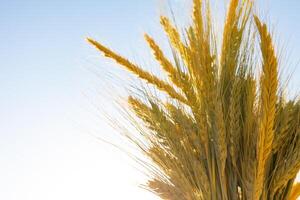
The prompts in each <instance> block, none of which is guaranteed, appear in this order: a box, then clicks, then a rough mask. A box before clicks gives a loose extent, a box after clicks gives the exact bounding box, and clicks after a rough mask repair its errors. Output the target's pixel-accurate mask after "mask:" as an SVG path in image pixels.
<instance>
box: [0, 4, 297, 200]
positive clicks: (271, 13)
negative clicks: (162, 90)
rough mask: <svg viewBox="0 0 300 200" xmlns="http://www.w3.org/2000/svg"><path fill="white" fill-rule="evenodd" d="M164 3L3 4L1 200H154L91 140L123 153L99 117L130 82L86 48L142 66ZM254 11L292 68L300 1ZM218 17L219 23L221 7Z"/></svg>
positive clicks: (178, 7)
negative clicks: (105, 48) (99, 45)
mask: <svg viewBox="0 0 300 200" xmlns="http://www.w3.org/2000/svg"><path fill="white" fill-rule="evenodd" d="M169 1H170V2H172V4H173V7H174V10H175V14H176V13H178V14H180V15H184V14H185V13H184V12H183V11H184V10H185V9H182V8H183V7H186V5H188V3H187V2H186V1H185V0H174V1H172V0H169ZM165 2H167V1H166V0H165V1H163V0H76V1H71V0H26V1H25V0H6V1H5V0H0V27H1V28H0V41H1V45H0V60H1V66H0V91H1V93H0V121H1V125H0V177H1V178H0V199H5V200H66V199H72V200H96V199H97V200H119V199H133V200H134V199H143V200H155V199H156V198H155V197H154V196H153V195H152V194H150V193H149V192H146V191H143V190H141V189H139V188H138V187H137V186H138V184H139V183H143V182H142V181H143V180H144V178H145V177H143V176H142V174H141V173H139V172H138V171H137V170H136V169H135V168H134V167H133V163H132V162H131V161H130V159H129V158H128V157H127V156H126V155H125V154H123V153H121V152H120V151H118V150H116V149H115V148H113V147H112V146H110V145H107V144H104V143H102V142H100V141H98V140H97V139H96V138H95V137H93V136H92V135H96V136H99V137H103V138H106V139H108V138H109V139H110V140H111V141H112V142H115V143H121V144H122V142H121V141H120V140H119V138H118V137H116V135H117V133H116V131H115V130H114V129H113V128H111V127H110V126H109V125H108V124H107V122H106V121H105V120H104V119H103V117H101V116H102V115H101V113H103V111H100V110H104V111H105V112H108V113H109V114H113V115H115V110H113V105H112V103H111V101H108V99H109V98H110V97H111V98H117V97H118V94H119V93H122V90H116V89H114V88H113V86H118V87H120V85H122V84H120V82H121V81H120V82H118V80H120V79H121V80H122V81H123V82H124V83H126V82H128V80H129V78H128V77H127V76H126V73H125V72H123V71H121V70H120V71H118V70H117V69H116V70H115V69H114V67H115V66H114V65H112V64H111V63H109V62H107V61H106V60H105V59H103V58H101V57H100V56H99V55H98V53H97V52H96V51H95V50H94V49H93V48H91V47H90V46H89V45H88V44H87V43H86V42H85V40H84V38H85V37H87V36H90V37H94V38H95V39H98V40H101V41H102V42H103V43H105V44H107V45H109V46H111V47H112V48H113V49H115V50H118V52H120V53H121V54H123V55H126V56H128V57H130V58H132V59H134V60H138V61H141V62H148V60H144V59H143V58H140V57H139V56H143V55H144V56H147V55H149V53H148V52H147V51H146V50H145V45H144V43H143V42H142V41H143V40H142V37H143V35H142V33H143V32H144V31H149V32H150V33H151V34H152V35H154V36H155V37H158V38H160V36H159V34H161V31H160V29H159V28H158V27H159V24H158V14H159V13H161V12H164V11H165V10H166V3H165ZM220 2H221V1H220ZM260 2H263V3H260V4H261V7H260V9H259V10H261V11H263V14H262V16H266V17H265V19H267V20H268V22H271V23H272V24H273V25H274V26H273V28H274V29H275V34H276V38H278V41H279V44H280V45H281V46H282V47H284V49H288V52H289V56H288V58H289V60H288V61H289V63H290V64H289V66H290V67H295V64H296V63H297V62H298V61H299V58H300V54H299V52H300V28H299V21H300V14H299V10H300V1H298V0H286V1H282V0H272V3H270V1H267V2H266V1H262V0H261V1H260ZM215 7H216V8H217V14H218V15H220V16H222V15H223V11H224V9H225V8H224V4H223V3H222V4H221V5H217V6H215ZM187 14H188V13H187ZM149 62H150V61H149ZM112 68H113V69H112ZM94 70H96V72H97V73H98V75H97V76H96V75H95V73H93V72H92V71H94ZM115 75H116V76H117V77H118V78H115ZM299 77H300V68H299V67H298V69H296V70H295V73H294V77H293V79H292V81H291V85H292V87H291V89H298V88H299V86H300V81H299V80H300V78H299ZM123 82H122V83H123Z"/></svg>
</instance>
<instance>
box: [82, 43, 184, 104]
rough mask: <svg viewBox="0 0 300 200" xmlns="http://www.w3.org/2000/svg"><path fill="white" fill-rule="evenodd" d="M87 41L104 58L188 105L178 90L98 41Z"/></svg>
mask: <svg viewBox="0 0 300 200" xmlns="http://www.w3.org/2000/svg"><path fill="white" fill-rule="evenodd" d="M87 41H88V42H89V43H90V44H92V45H93V46H95V47H96V48H97V49H98V50H99V51H101V52H103V53H104V56H106V57H108V58H111V59H113V60H115V61H116V62H117V63H118V64H120V65H122V66H124V67H125V68H126V69H127V70H129V71H130V72H132V73H133V74H135V75H137V76H138V77H139V78H141V79H144V80H146V81H147V82H148V83H150V84H153V85H154V86H156V87H157V88H158V89H159V90H161V91H164V92H166V93H167V94H168V95H169V96H170V97H172V98H174V99H177V100H178V101H180V102H183V103H185V104H187V100H186V98H185V97H184V96H182V95H181V94H179V93H178V92H176V90H175V89H174V88H173V87H172V86H171V85H169V84H168V83H166V82H165V81H162V80H160V79H159V78H157V77H156V76H154V75H152V74H150V73H149V72H146V71H144V70H143V69H141V68H139V67H138V66H136V65H135V64H133V63H131V62H130V61H129V60H127V59H125V58H123V57H122V56H120V55H118V54H116V53H114V52H113V51H111V50H110V49H108V48H107V47H105V46H103V45H102V44H100V43H98V42H97V41H95V40H93V39H90V38H87Z"/></svg>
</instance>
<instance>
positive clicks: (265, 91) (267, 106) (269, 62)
mask: <svg viewBox="0 0 300 200" xmlns="http://www.w3.org/2000/svg"><path fill="white" fill-rule="evenodd" d="M255 23H256V26H257V29H258V32H259V35H260V39H261V42H260V47H261V52H262V57H263V72H262V75H261V80H260V82H261V115H262V116H261V120H260V126H259V135H258V145H257V162H258V163H257V171H256V179H255V184H254V194H255V195H254V199H259V198H260V196H261V194H262V191H263V187H264V179H265V168H266V163H267V161H268V159H269V157H270V153H271V150H272V143H273V138H274V129H273V128H274V120H275V111H276V108H275V106H276V102H277V89H278V72H277V70H278V69H277V64H278V63H277V58H276V55H275V52H274V47H273V44H272V39H271V35H270V34H269V32H268V30H267V26H266V25H265V24H262V23H261V22H260V20H259V19H258V17H256V16H255Z"/></svg>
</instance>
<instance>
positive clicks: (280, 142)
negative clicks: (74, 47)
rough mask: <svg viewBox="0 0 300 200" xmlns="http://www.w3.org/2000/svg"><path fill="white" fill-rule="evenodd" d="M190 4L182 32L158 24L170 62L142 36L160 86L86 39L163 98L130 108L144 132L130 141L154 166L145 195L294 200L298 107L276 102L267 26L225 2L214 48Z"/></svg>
mask: <svg viewBox="0 0 300 200" xmlns="http://www.w3.org/2000/svg"><path fill="white" fill-rule="evenodd" d="M193 3H194V4H193V13H192V14H193V17H192V24H191V25H190V26H188V27H187V28H184V29H183V31H179V29H178V28H176V26H174V25H173V22H171V21H170V20H169V18H167V17H164V16H162V17H161V25H162V27H163V29H164V31H165V33H166V35H167V37H168V38H169V41H170V44H171V48H172V52H173V58H172V60H170V59H169V58H168V57H167V56H166V55H165V54H164V52H163V51H162V50H161V48H160V46H159V45H158V44H157V43H156V42H155V41H154V39H153V38H152V37H150V36H149V35H147V34H146V35H145V40H146V41H147V43H148V44H149V47H150V48H151V50H152V52H153V55H154V58H155V59H156V60H157V61H158V63H159V64H160V66H161V68H162V69H163V70H164V71H165V72H166V77H165V78H167V79H163V78H162V77H158V76H155V75H154V74H152V73H149V72H147V71H145V70H143V69H142V68H141V67H139V66H137V65H136V64H134V63H133V62H131V61H129V60H128V59H126V58H124V57H122V56H120V55H118V54H117V53H115V52H113V51H112V50H110V49H109V48H107V47H105V46H103V45H101V44H100V43H98V42H97V41H95V40H92V39H88V42H89V43H91V44H92V45H93V46H95V47H96V48H97V49H98V50H99V51H101V52H102V53H104V55H105V56H106V57H109V58H111V59H113V60H114V61H116V62H117V63H118V64H120V65H122V66H123V67H124V68H126V69H127V70H129V71H130V72H131V73H133V74H135V75H137V76H138V78H140V79H142V80H144V81H146V83H147V84H150V85H153V86H154V87H155V88H156V89H157V90H158V91H160V92H162V93H164V94H165V95H166V96H167V97H168V98H161V96H160V95H153V94H152V95H151V94H149V93H147V94H146V95H144V96H143V97H141V96H139V97H137V95H134V94H132V95H131V96H129V98H128V103H129V105H130V107H131V111H133V113H135V115H136V116H137V118H138V119H139V120H141V121H143V124H144V127H146V129H145V130H144V131H141V136H142V138H143V139H142V140H141V139H140V138H138V139H136V138H131V139H132V141H134V143H136V145H137V146H138V147H139V148H140V149H141V150H142V152H143V153H144V154H145V155H146V156H147V157H148V158H150V159H151V160H152V162H153V166H149V165H147V166H145V167H147V169H148V170H149V171H150V172H151V177H150V179H149V182H148V183H147V185H146V186H147V188H148V189H149V190H151V191H153V192H154V193H155V194H157V195H158V196H160V197H161V198H162V199H166V200H201V199H203V200H221V199H222V200H238V199H245V200H266V199H270V200H271V199H276V200H279V199H280V200H281V199H289V200H295V199H296V198H297V196H298V195H299V193H300V187H299V185H297V184H294V181H295V177H296V175H297V172H298V171H299V168H300V138H299V137H300V131H299V130H300V129H299V128H300V102H299V101H298V100H286V99H285V98H284V97H283V89H282V86H281V84H280V80H279V73H278V71H279V69H278V65H279V62H278V57H277V55H276V52H275V50H274V44H273V42H272V37H271V34H270V33H269V31H268V28H267V26H266V24H264V23H262V22H261V20H260V19H259V18H258V17H257V16H255V15H254V14H253V12H252V7H253V2H252V1H251V0H231V1H230V5H229V7H228V11H227V17H226V21H225V24H224V32H223V38H222V44H221V45H218V44H217V41H218V40H217V39H216V37H215V34H214V32H213V28H212V27H213V23H212V20H211V19H212V18H211V16H210V14H211V12H210V7H209V2H208V0H206V1H204V2H202V1H201V0H194V2H193ZM180 30H182V29H180ZM255 66H258V67H255ZM258 71H259V73H257V72H258ZM137 123H140V121H137Z"/></svg>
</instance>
